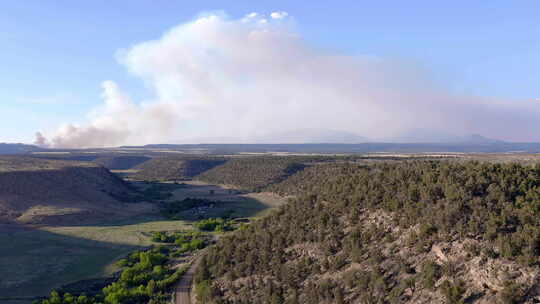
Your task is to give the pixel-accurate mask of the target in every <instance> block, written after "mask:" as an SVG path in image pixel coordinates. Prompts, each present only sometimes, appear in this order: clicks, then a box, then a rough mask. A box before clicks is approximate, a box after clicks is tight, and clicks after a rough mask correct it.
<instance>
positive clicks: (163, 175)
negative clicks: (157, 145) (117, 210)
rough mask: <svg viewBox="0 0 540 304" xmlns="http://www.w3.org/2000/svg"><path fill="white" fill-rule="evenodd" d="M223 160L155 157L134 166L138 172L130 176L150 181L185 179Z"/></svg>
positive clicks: (214, 158) (219, 163)
mask: <svg viewBox="0 0 540 304" xmlns="http://www.w3.org/2000/svg"><path fill="white" fill-rule="evenodd" d="M224 162H225V159H223V158H220V157H208V158H206V157H189V156H177V157H175V156H171V157H156V158H153V159H151V160H148V161H146V162H144V163H142V164H140V165H138V166H135V167H134V168H133V169H135V170H138V172H137V173H135V174H133V175H131V177H132V178H134V179H139V180H150V181H172V180H185V179H191V178H192V177H194V176H196V175H198V174H201V173H203V172H205V171H207V170H210V169H212V168H214V167H215V166H218V165H221V164H223V163H224Z"/></svg>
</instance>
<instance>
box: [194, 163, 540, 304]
mask: <svg viewBox="0 0 540 304" xmlns="http://www.w3.org/2000/svg"><path fill="white" fill-rule="evenodd" d="M297 174H298V176H299V178H294V177H293V178H291V179H290V181H289V182H287V181H286V182H284V183H282V184H281V185H280V184H278V185H275V186H274V189H275V190H276V191H277V190H279V191H281V192H282V193H288V194H296V195H299V196H298V198H297V199H295V200H294V201H292V202H291V203H289V204H287V205H285V206H284V207H282V208H280V209H279V211H277V212H276V213H275V214H273V215H272V216H269V217H266V218H264V219H262V220H260V221H258V222H256V223H254V224H253V225H251V226H250V227H248V228H247V229H245V230H241V231H238V232H236V233H235V234H233V235H231V236H227V237H224V238H222V239H221V240H220V241H219V242H218V244H217V246H216V247H215V248H212V249H211V250H210V252H209V253H208V255H206V257H205V258H204V259H203V261H202V262H201V266H200V267H199V268H198V271H197V275H196V282H197V288H196V289H197V293H198V297H199V299H200V301H199V303H306V304H307V303H441V304H442V303H477V304H480V303H486V304H487V303H538V302H539V301H540V267H539V263H540V167H538V166H536V167H526V166H521V165H515V164H504V165H501V164H495V165H493V164H482V163H476V162H469V163H463V164H462V163H450V162H404V163H400V164H379V165H373V166H358V165H353V164H342V165H335V164H330V165H320V166H316V167H312V168H309V169H308V170H306V171H303V172H300V173H297ZM295 187H302V189H303V190H302V191H305V192H304V193H305V194H304V195H301V194H300V193H299V192H298V191H296V190H291V189H294V188H295Z"/></svg>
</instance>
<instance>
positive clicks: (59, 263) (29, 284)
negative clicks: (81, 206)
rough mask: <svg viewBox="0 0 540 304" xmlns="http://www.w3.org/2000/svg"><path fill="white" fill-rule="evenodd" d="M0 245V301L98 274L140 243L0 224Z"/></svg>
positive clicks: (20, 299)
mask: <svg viewBox="0 0 540 304" xmlns="http://www.w3.org/2000/svg"><path fill="white" fill-rule="evenodd" d="M0 248H2V250H0V273H1V274H2V277H1V278H0V302H1V303H11V302H13V303H21V304H22V303H31V302H32V300H33V299H34V298H35V297H40V296H46V295H48V294H49V293H50V291H51V290H52V289H58V288H60V287H61V286H63V285H65V284H68V283H73V282H77V281H79V280H82V279H90V278H99V277H101V276H102V274H103V272H104V270H105V268H106V267H107V266H108V265H110V264H111V263H112V262H113V261H114V260H116V259H118V258H120V257H122V256H125V255H127V254H128V253H130V252H132V251H133V250H136V249H140V248H142V247H139V246H131V245H124V244H116V243H109V242H103V241H95V240H89V239H85V238H81V237H74V236H67V235H62V234H56V233H52V232H49V231H44V230H40V229H39V228H34V227H29V226H24V225H18V224H0Z"/></svg>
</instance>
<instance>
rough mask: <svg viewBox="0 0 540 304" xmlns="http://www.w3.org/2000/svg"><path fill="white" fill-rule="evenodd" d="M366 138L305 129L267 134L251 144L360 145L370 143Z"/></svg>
mask: <svg viewBox="0 0 540 304" xmlns="http://www.w3.org/2000/svg"><path fill="white" fill-rule="evenodd" d="M369 141H370V140H369V139H368V138H366V137H363V136H360V135H358V134H355V133H352V132H347V131H340V130H316V129H304V130H294V131H289V132H280V133H273V134H267V135H264V136H261V137H257V138H255V139H254V140H252V141H251V142H253V143H264V144H320V143H325V144H358V143H365V142H369Z"/></svg>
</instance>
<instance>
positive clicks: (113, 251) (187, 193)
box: [0, 182, 284, 304]
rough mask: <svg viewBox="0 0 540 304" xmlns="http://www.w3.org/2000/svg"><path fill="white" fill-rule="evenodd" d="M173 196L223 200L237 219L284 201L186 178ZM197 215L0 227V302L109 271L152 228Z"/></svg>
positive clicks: (26, 299) (145, 241) (25, 299)
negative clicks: (187, 180)
mask: <svg viewBox="0 0 540 304" xmlns="http://www.w3.org/2000/svg"><path fill="white" fill-rule="evenodd" d="M172 194H173V195H172V197H171V198H169V200H182V199H184V198H187V197H190V198H208V199H212V200H218V201H224V202H226V203H225V204H224V205H223V206H222V209H226V210H227V211H232V212H234V214H235V216H237V217H258V216H262V215H264V214H265V213H266V212H267V211H268V210H270V209H271V208H273V207H276V206H278V205H280V204H282V203H284V200H283V199H281V198H280V197H278V196H275V195H273V194H269V193H242V192H239V191H236V190H231V189H227V188H225V187H220V186H216V185H210V184H204V183H200V182H187V183H186V184H185V185H184V186H183V187H179V188H177V189H175V190H174V191H172ZM204 212H205V214H203V215H204V217H212V216H215V215H218V214H219V213H220V212H223V210H221V209H219V208H215V210H214V209H208V210H205V211H204ZM199 215H201V214H186V220H183V219H179V220H169V219H165V218H164V217H163V216H161V215H160V214H159V213H157V212H155V213H150V214H141V215H139V216H136V217H132V218H129V219H126V218H122V219H109V220H107V221H106V222H100V223H97V224H94V225H84V226H77V225H68V226H29V225H14V224H7V225H0V248H2V250H0V274H2V276H1V277H0V303H3V304H4V303H8V304H12V303H13V304H15V303H16V304H24V303H30V302H31V301H32V299H34V298H35V297H39V296H45V295H48V294H49V293H50V291H51V290H52V289H54V288H59V287H61V286H63V285H65V284H67V283H72V282H75V281H78V280H83V279H90V278H96V277H103V276H108V275H111V274H112V273H113V272H115V271H116V268H115V266H114V261H116V260H118V259H119V258H121V257H124V256H126V255H127V254H129V253H130V252H132V251H134V250H137V249H140V248H144V247H147V246H151V245H153V244H155V243H153V242H152V241H151V233H152V232H156V231H178V230H186V229H192V226H191V223H192V220H195V219H196V217H197V216H199Z"/></svg>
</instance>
